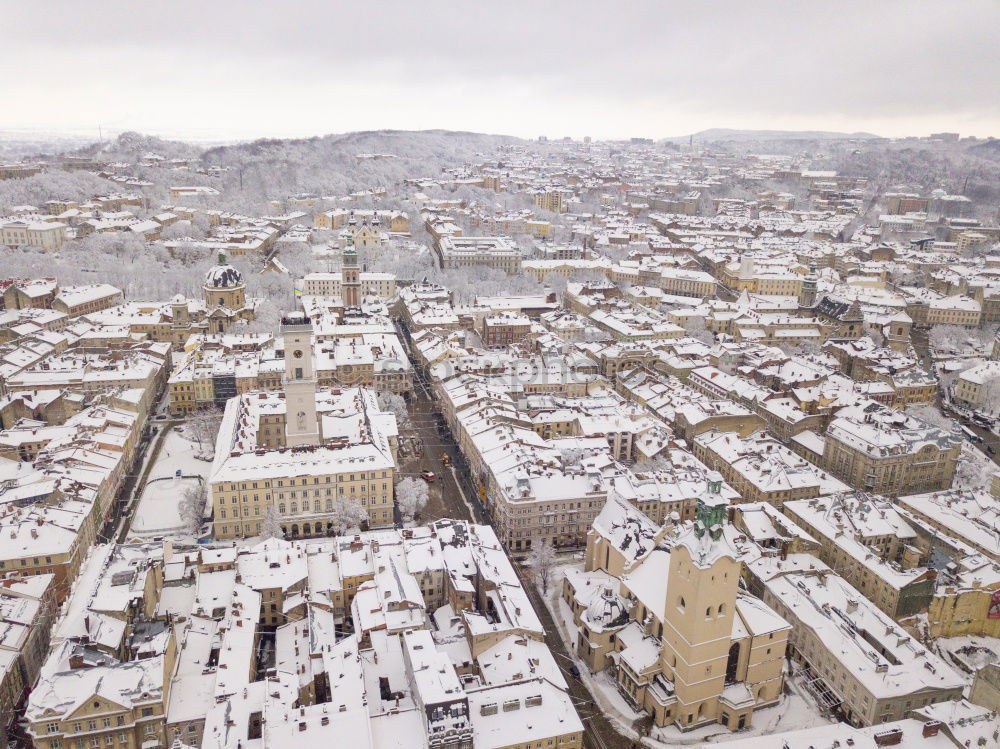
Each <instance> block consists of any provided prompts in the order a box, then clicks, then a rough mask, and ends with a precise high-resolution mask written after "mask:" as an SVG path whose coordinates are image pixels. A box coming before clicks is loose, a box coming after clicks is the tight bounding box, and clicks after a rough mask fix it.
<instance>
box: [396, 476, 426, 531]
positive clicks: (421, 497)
mask: <svg viewBox="0 0 1000 749" xmlns="http://www.w3.org/2000/svg"><path fill="white" fill-rule="evenodd" d="M429 498H430V495H429V492H428V491H427V484H426V483H424V482H423V481H418V480H417V479H415V478H405V479H403V480H402V481H400V482H399V483H398V484H396V506H397V507H398V508H399V514H400V515H402V516H403V519H404V520H406V521H407V522H411V521H412V520H413V519H414V518H415V517H416V516H417V515H418V514H419V513H420V512H421V511H422V510H423V509H424V507H426V506H427V500H428V499H429Z"/></svg>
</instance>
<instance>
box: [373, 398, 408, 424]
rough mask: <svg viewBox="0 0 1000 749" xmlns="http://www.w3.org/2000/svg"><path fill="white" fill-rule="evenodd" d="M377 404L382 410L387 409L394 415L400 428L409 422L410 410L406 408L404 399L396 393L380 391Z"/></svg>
mask: <svg viewBox="0 0 1000 749" xmlns="http://www.w3.org/2000/svg"><path fill="white" fill-rule="evenodd" d="M378 404H379V407H380V408H381V409H382V410H383V411H388V412H389V413H391V414H392V415H393V416H395V417H396V424H398V425H399V427H400V428H401V429H402V428H403V427H406V426H408V425H409V423H410V412H409V411H408V410H407V408H406V399H405V398H403V396H401V395H399V394H398V393H390V392H381V393H379V394H378Z"/></svg>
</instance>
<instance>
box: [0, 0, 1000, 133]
mask: <svg viewBox="0 0 1000 749" xmlns="http://www.w3.org/2000/svg"><path fill="white" fill-rule="evenodd" d="M282 10H283V11H284V12H280V11H276V9H275V8H274V7H272V6H262V7H254V6H251V5H247V4H243V3H235V2H231V0H217V1H216V2H213V3H200V4H194V3H188V2H180V3H172V4H170V5H150V4H140V5H128V6H125V5H121V4H118V3H111V2H107V0H95V1H94V2H91V3H88V4H87V10H86V12H85V13H81V12H80V9H79V6H78V5H76V4H72V3H68V2H65V1H64V0H56V1H55V2H50V3H21V4H16V5H12V6H10V7H8V8H7V9H5V23H4V28H3V29H2V30H0V41H2V44H0V62H2V63H3V69H4V70H5V71H7V73H6V74H5V80H4V86H3V89H4V93H5V97H4V99H5V101H6V102H8V103H9V104H10V105H9V106H6V107H5V108H4V109H5V111H4V113H3V114H0V130H24V131H29V132H30V131H36V130H42V131H47V132H52V133H61V134H69V135H80V136H84V137H88V138H90V137H91V136H93V137H95V138H96V136H97V134H98V130H99V128H100V130H101V132H102V133H115V132H120V131H124V130H139V131H142V132H146V133H150V134H158V135H162V136H165V137H172V138H181V139H187V140H198V141H220V140H243V139H251V138H258V137H266V136H269V137H308V136H313V135H322V134H326V133H335V132H348V131H354V130H374V129H405V130H422V129H449V130H470V131H476V132H488V133H500V134H509V135H515V136H520V137H537V136H539V135H547V136H549V137H553V138H555V137H562V136H567V135H568V136H572V137H576V138H579V137H582V136H585V135H590V136H592V137H594V138H618V137H629V136H644V137H653V138H663V137H671V136H681V135H686V134H688V133H692V132H697V131H699V130H703V129H708V128H733V129H776V130H830V131H843V132H855V131H866V132H871V133H875V134H877V135H882V136H889V137H896V136H905V135H926V134H928V133H930V132H934V131H941V130H949V131H957V132H961V133H962V134H966V135H976V136H980V137H985V136H989V135H1000V97H998V96H997V95H996V94H997V89H996V83H995V81H996V80H998V78H1000V56H997V55H996V54H995V48H994V40H993V39H992V36H993V30H994V29H996V28H997V26H998V22H1000V5H998V4H997V3H995V2H988V1H987V0H967V1H962V2H955V3H947V4H943V3H930V2H906V3H904V2H897V1H896V0H888V1H886V2H880V3H876V4H865V3H861V2H855V1H853V0H848V1H847V2H839V3H830V4H823V5H819V6H814V5H811V4H801V3H799V4H789V3H770V4H766V5H760V4H746V3H735V2H697V3H696V2H674V1H670V2H631V3H624V4H620V5H619V4H614V5H612V4H608V3H603V2H588V1H587V0H581V1H579V2H574V3H564V2H550V3H535V4H531V5H529V4H527V3H522V2H517V1H515V2H505V3H495V2H481V3H477V4H469V5H462V6H456V5H451V4H445V3H439V2H430V3H424V4H420V5H419V6H418V5H414V4H410V3H403V2H398V1H397V0H389V1H387V2H383V3H380V4H379V5H378V6H375V7H369V6H359V5H355V4H342V3H329V2H323V3H321V2H313V1H312V0H308V1H300V2H297V3H295V4H294V5H293V6H292V7H291V8H290V9H289V8H288V6H283V7H282Z"/></svg>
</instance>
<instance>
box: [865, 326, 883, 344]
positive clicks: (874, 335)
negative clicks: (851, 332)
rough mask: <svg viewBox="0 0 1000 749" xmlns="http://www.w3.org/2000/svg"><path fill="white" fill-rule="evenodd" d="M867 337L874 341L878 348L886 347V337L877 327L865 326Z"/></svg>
mask: <svg viewBox="0 0 1000 749" xmlns="http://www.w3.org/2000/svg"><path fill="white" fill-rule="evenodd" d="M865 335H866V336H868V337H869V338H871V339H872V341H873V342H874V343H875V345H876V346H878V347H879V348H881V347H882V346H884V345H885V336H884V335H882V331H881V330H879V329H878V327H877V326H875V325H865Z"/></svg>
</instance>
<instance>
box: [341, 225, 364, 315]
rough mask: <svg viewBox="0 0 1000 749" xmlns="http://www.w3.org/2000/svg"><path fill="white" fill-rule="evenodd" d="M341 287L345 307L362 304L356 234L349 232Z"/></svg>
mask: <svg viewBox="0 0 1000 749" xmlns="http://www.w3.org/2000/svg"><path fill="white" fill-rule="evenodd" d="M342 272H343V275H342V276H341V279H342V284H341V289H342V290H343V294H344V306H345V307H360V306H361V272H360V271H359V270H358V251H357V250H356V249H355V248H354V235H353V234H352V233H348V235H347V247H345V248H344V254H343V265H342Z"/></svg>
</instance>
